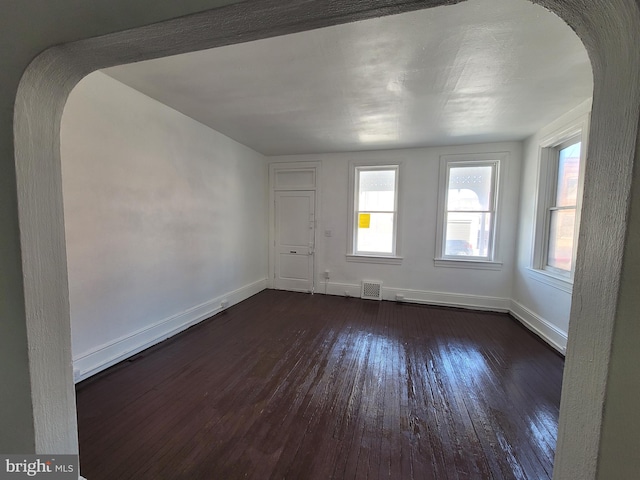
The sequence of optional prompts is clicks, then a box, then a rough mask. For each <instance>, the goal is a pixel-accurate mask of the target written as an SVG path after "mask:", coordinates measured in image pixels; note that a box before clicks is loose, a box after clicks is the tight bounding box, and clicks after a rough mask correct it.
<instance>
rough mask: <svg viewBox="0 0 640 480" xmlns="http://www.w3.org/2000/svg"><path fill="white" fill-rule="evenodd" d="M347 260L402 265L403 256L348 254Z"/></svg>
mask: <svg viewBox="0 0 640 480" xmlns="http://www.w3.org/2000/svg"><path fill="white" fill-rule="evenodd" d="M346 257H347V262H356V263H382V264H386V265H401V264H402V259H403V258H402V257H396V256H382V255H380V256H378V255H354V254H347V255H346Z"/></svg>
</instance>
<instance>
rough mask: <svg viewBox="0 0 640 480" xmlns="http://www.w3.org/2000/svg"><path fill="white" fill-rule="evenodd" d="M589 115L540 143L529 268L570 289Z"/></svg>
mask: <svg viewBox="0 0 640 480" xmlns="http://www.w3.org/2000/svg"><path fill="white" fill-rule="evenodd" d="M587 127H588V115H585V116H583V117H581V118H579V119H577V120H576V121H575V122H573V123H572V124H570V125H568V126H566V127H565V128H564V129H562V130H560V131H557V132H554V133H552V134H551V135H549V136H548V137H546V138H545V139H543V140H542V142H541V143H540V175H539V184H538V204H537V213H536V225H535V243H534V252H533V261H532V264H533V265H532V269H531V270H532V271H533V272H534V274H535V275H537V276H536V277H534V278H536V279H538V280H540V281H543V282H546V283H549V284H550V285H554V286H556V287H557V288H560V289H563V290H565V291H571V284H572V282H573V269H574V265H575V256H576V245H577V238H578V229H579V224H580V205H581V200H582V183H583V172H584V161H585V157H586V132H587V131H588V128H587Z"/></svg>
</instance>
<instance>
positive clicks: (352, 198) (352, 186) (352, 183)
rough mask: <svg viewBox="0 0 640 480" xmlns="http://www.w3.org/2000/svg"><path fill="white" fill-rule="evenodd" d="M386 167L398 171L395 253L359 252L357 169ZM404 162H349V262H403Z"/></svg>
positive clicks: (391, 263) (347, 258)
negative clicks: (401, 251)
mask: <svg viewBox="0 0 640 480" xmlns="http://www.w3.org/2000/svg"><path fill="white" fill-rule="evenodd" d="M385 167H389V168H395V169H396V171H397V173H396V192H395V193H396V215H395V223H394V233H395V235H394V239H393V246H394V253H393V254H392V255H387V254H376V253H371V252H362V253H358V252H356V251H355V245H356V243H355V242H356V229H357V226H356V222H355V220H356V218H355V213H356V210H355V208H356V195H357V193H358V192H357V191H356V169H358V168H371V169H380V170H382V169H384V168H385ZM402 170H403V169H402V162H401V161H393V162H387V161H358V162H354V161H352V162H349V207H348V208H349V214H348V222H349V223H348V225H347V232H350V234H349V235H348V238H347V242H348V245H347V254H346V260H347V261H348V262H358V263H378V264H390V265H400V264H401V263H402V260H403V257H402V256H401V255H400V250H401V242H400V239H401V235H400V231H401V228H400V225H401V220H402V215H401V210H402V208H401V205H400V204H401V201H400V192H401V188H402Z"/></svg>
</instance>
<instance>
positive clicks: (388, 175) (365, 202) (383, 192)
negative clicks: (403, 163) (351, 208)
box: [358, 170, 396, 212]
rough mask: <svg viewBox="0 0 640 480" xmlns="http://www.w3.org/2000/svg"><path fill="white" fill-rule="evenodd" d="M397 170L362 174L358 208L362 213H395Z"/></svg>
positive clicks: (372, 171) (363, 172)
mask: <svg viewBox="0 0 640 480" xmlns="http://www.w3.org/2000/svg"><path fill="white" fill-rule="evenodd" d="M395 188H396V171H395V170H370V171H361V172H360V184H359V188H358V192H359V200H358V202H359V203H358V208H359V210H361V211H376V210H377V211H382V212H393V211H395V198H396V195H395Z"/></svg>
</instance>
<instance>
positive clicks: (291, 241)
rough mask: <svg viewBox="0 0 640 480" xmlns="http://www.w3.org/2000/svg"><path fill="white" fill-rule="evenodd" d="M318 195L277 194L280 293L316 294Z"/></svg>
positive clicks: (276, 254)
mask: <svg viewBox="0 0 640 480" xmlns="http://www.w3.org/2000/svg"><path fill="white" fill-rule="evenodd" d="M315 211H316V195H315V192H311V191H304V192H298V191H286V192H278V191H277V192H275V221H276V224H275V257H276V258H275V262H274V267H275V272H274V273H275V279H274V280H275V282H274V283H275V285H274V287H275V288H277V289H279V290H295V291H301V292H310V291H312V290H313V276H314V273H313V265H314V247H315V223H316V222H315V220H316V218H315Z"/></svg>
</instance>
